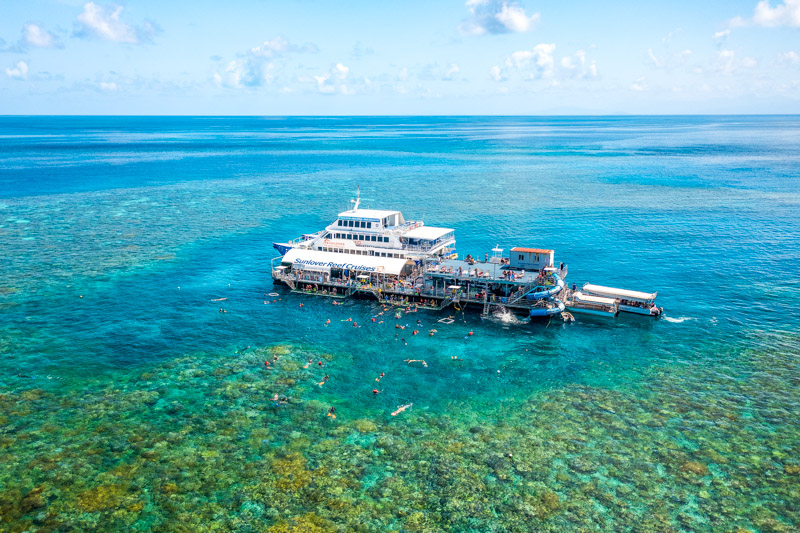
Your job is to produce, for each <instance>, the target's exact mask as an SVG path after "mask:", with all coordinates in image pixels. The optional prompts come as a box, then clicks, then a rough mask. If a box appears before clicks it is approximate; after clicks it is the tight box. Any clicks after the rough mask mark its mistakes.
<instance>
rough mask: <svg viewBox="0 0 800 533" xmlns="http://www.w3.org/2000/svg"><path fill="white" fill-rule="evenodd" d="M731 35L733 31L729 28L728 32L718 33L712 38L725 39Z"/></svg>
mask: <svg viewBox="0 0 800 533" xmlns="http://www.w3.org/2000/svg"><path fill="white" fill-rule="evenodd" d="M730 34H731V29H730V28H728V29H727V30H722V31H718V32H717V33H715V34H714V35H713V36H712V37H711V38H712V39H724V38H725V37H727V36H728V35H730Z"/></svg>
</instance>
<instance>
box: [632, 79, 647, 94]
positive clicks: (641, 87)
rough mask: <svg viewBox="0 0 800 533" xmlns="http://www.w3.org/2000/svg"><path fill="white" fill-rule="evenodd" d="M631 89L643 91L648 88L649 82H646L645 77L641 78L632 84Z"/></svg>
mask: <svg viewBox="0 0 800 533" xmlns="http://www.w3.org/2000/svg"><path fill="white" fill-rule="evenodd" d="M631 89H632V90H634V91H636V92H642V91H646V90H647V84H646V83H645V80H644V78H639V79H637V80H636V81H635V82H633V84H632V85H631Z"/></svg>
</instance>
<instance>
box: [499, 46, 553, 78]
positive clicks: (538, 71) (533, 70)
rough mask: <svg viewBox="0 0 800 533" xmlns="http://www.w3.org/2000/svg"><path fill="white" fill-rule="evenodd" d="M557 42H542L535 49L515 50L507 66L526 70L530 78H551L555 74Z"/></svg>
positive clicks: (507, 61) (507, 60)
mask: <svg viewBox="0 0 800 533" xmlns="http://www.w3.org/2000/svg"><path fill="white" fill-rule="evenodd" d="M555 49H556V45H555V44H552V43H550V44H546V43H541V44H537V45H536V46H534V47H533V50H522V51H519V52H514V53H513V54H511V55H510V56H509V57H508V59H506V66H507V67H509V68H513V69H515V70H517V71H526V74H527V77H528V78H530V79H539V78H549V77H550V76H552V75H553V65H554V60H553V52H554V51H555Z"/></svg>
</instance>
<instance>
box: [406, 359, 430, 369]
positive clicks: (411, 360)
mask: <svg viewBox="0 0 800 533" xmlns="http://www.w3.org/2000/svg"><path fill="white" fill-rule="evenodd" d="M403 360H404V361H405V362H406V363H408V364H409V365H410V364H411V363H422V366H424V367H426V368H427V366H428V363H426V362H425V360H424V359H403Z"/></svg>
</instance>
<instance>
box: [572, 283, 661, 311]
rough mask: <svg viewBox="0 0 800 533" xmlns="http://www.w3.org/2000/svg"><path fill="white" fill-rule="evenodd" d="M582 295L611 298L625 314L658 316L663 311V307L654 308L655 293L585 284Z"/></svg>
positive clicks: (656, 293)
mask: <svg viewBox="0 0 800 533" xmlns="http://www.w3.org/2000/svg"><path fill="white" fill-rule="evenodd" d="M583 293H584V294H588V295H592V296H601V297H603V298H613V299H614V300H617V304H618V306H619V310H620V311H623V312H625V313H636V314H638V315H649V316H659V315H660V314H661V313H662V312H663V311H664V308H663V307H658V306H656V296H657V295H658V292H657V291H656V292H640V291H629V290H627V289H617V288H614V287H604V286H603V285H593V284H591V283H585V284H584V285H583Z"/></svg>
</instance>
